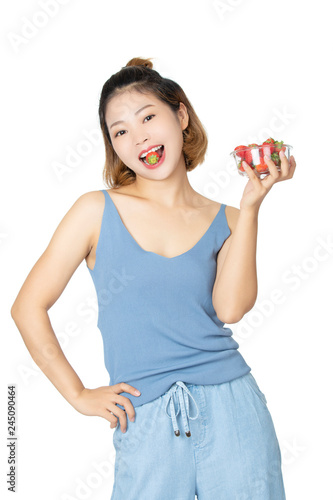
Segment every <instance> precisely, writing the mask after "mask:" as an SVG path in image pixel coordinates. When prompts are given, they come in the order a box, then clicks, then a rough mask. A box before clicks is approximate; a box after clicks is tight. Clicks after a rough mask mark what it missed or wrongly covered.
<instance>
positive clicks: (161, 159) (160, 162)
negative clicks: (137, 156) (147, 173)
mask: <svg viewBox="0 0 333 500" xmlns="http://www.w3.org/2000/svg"><path fill="white" fill-rule="evenodd" d="M164 158H165V146H164V149H163V154H162V156H161V158H160V159H159V160H158V162H157V163H155V165H147V164H146V163H145V162H144V161H141V163H143V165H144V166H145V167H146V168H149V169H153V168H156V167H159V166H160V165H161V164H162V163H163V162H164Z"/></svg>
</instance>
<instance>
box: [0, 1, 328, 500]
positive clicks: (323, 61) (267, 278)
mask: <svg viewBox="0 0 333 500" xmlns="http://www.w3.org/2000/svg"><path fill="white" fill-rule="evenodd" d="M46 5H48V8H47V7H46ZM43 6H44V7H43ZM52 6H53V7H52ZM51 7H52V9H51ZM2 9H3V5H2ZM47 10H48V12H49V13H48V14H46V11H47ZM51 10H52V14H51ZM41 13H44V14H41ZM332 13H333V12H332V7H331V4H330V2H329V0H327V1H324V0H317V1H316V2H311V1H308V0H307V1H303V2H296V1H293V2H291V1H290V0H289V1H287V0H280V1H279V2H278V1H274V2H272V1H267V0H266V1H264V0H226V1H225V2H222V1H221V2H220V3H216V2H215V3H214V1H213V0H206V1H203V0H202V1H199V0H168V2H163V3H162V2H160V3H157V2H156V1H148V0H141V1H140V2H138V1H134V0H127V1H123V2H120V1H118V2H110V1H106V0H100V1H95V2H89V1H87V0H83V1H78V0H76V1H75V0H71V1H62V2H61V4H60V2H57V1H56V0H53V1H52V2H51V1H49V2H47V1H46V0H45V1H44V2H42V0H41V1H29V2H27V1H23V0H20V1H18V0H17V1H16V2H11V3H10V2H7V3H6V10H5V12H2V13H1V19H2V22H1V34H2V37H1V60H2V69H3V71H2V77H1V85H2V89H1V93H0V98H1V110H2V112H1V139H2V158H1V216H0V256H1V260H0V262H1V284H2V287H1V294H2V295H1V315H2V316H1V343H2V345H1V363H0V365H1V382H2V383H1V398H0V399H1V409H2V412H1V419H0V422H1V442H0V447H1V453H0V456H1V493H0V494H1V496H2V498H4V496H3V493H4V494H5V498H13V496H12V495H10V494H9V493H8V492H7V491H6V473H7V472H8V464H7V449H6V444H7V441H6V433H7V426H6V401H7V392H6V387H7V385H8V384H10V383H13V384H16V386H17V418H18V428H17V430H18V441H17V446H18V448H17V458H18V464H17V465H18V467H17V471H18V478H17V493H16V496H15V498H17V499H18V500H21V499H22V500H23V499H24V500H26V499H27V498H33V499H34V500H45V499H48V500H68V499H71V500H72V499H76V498H77V499H79V498H89V499H94V500H95V499H96V500H108V499H109V498H110V495H111V490H112V485H113V464H114V449H113V444H112V435H113V432H114V431H113V430H111V429H110V427H109V423H108V422H107V421H106V420H105V419H103V418H101V417H99V418H98V417H86V416H83V415H82V414H79V413H78V412H77V411H76V410H74V409H73V408H72V407H71V405H69V404H68V403H67V401H66V400H65V399H64V398H63V397H62V396H61V395H60V394H59V392H58V391H57V390H56V389H55V388H54V386H53V385H52V384H51V382H50V381H49V380H48V379H47V378H46V377H45V375H44V374H43V373H42V372H41V371H40V370H39V369H38V367H37V366H36V365H35V364H34V363H33V362H32V360H31V357H30V355H29V352H28V350H27V349H26V347H25V345H24V342H23V340H22V338H21V336H20V334H19V332H18V330H17V328H16V326H15V324H14V322H13V320H12V318H11V316H10V307H11V305H12V303H13V301H14V299H15V297H16V295H17V293H18V291H19V288H20V287H21V285H22V283H23V281H24V279H25V278H26V276H27V274H28V273H29V271H30V269H31V268H32V267H33V265H34V263H35V262H36V261H37V259H38V258H39V257H40V255H41V254H42V252H43V251H44V250H45V248H46V246H47V245H48V243H49V241H50V239H51V236H52V234H53V233H54V231H55V229H56V227H57V225H58V224H59V222H60V220H61V219H62V217H63V216H64V215H65V213H66V212H67V211H68V210H69V208H70V207H71V206H72V205H73V203H74V202H75V200H76V199H77V198H78V197H79V196H80V195H81V194H83V193H85V192H88V191H93V190H97V189H103V188H105V187H106V186H104V184H103V182H102V169H103V165H104V145H103V143H102V140H101V134H100V133H99V132H98V131H99V123H98V113H97V110H98V101H99V96H100V92H101V88H102V86H103V84H104V82H105V81H106V80H107V79H108V78H109V77H110V76H111V75H112V74H113V73H115V72H117V71H119V70H120V69H121V67H123V66H125V65H126V63H127V62H128V61H129V60H130V59H131V58H132V57H153V58H154V59H153V63H154V69H156V70H157V71H159V72H160V73H161V75H162V76H165V77H168V78H171V79H173V80H175V81H176V82H178V83H179V84H180V85H181V86H182V88H183V89H184V91H185V93H186V94H187V96H188V98H189V100H190V101H191V103H192V105H193V106H194V109H195V110H196V112H197V114H198V116H199V118H200V119H201V121H202V123H203V124H204V126H205V129H206V131H207V134H208V138H209V148H208V153H207V156H206V160H205V163H204V164H202V165H200V166H199V167H197V168H196V169H195V170H194V171H193V172H190V173H189V180H190V182H191V184H192V186H193V187H194V188H195V189H196V190H197V191H198V192H200V193H202V194H203V195H205V196H207V197H210V198H211V199H214V200H215V201H218V202H220V203H226V204H227V205H232V206H235V207H237V208H239V202H240V199H241V197H242V193H243V189H244V187H245V184H246V182H247V181H246V180H245V178H243V177H241V176H240V175H239V174H238V173H237V172H236V171H235V169H234V168H233V165H232V163H231V160H230V157H229V153H230V152H231V151H232V150H233V148H234V147H235V146H236V145H239V144H248V143H250V142H258V141H263V140H265V139H266V138H268V137H270V136H273V137H274V138H275V139H278V140H284V141H285V143H287V144H291V145H293V147H294V150H293V153H294V156H295V159H296V161H297V168H296V172H295V175H294V178H293V179H292V180H289V181H285V182H281V183H278V184H276V185H274V186H273V188H272V190H271V191H270V192H269V193H268V195H267V197H266V198H265V199H264V201H263V204H262V206H261V208H260V213H259V234H258V247H257V268H258V282H259V294H258V298H257V302H256V304H255V306H254V308H253V309H252V311H250V312H249V313H248V314H246V315H245V316H244V318H243V319H242V320H241V321H240V322H239V323H237V324H234V325H231V328H232V330H233V332H234V338H235V339H236V340H237V341H238V342H239V344H240V348H239V349H240V352H241V353H242V355H243V356H244V358H245V360H246V361H247V363H248V364H249V365H250V367H251V368H252V373H253V375H254V377H255V378H256V380H257V382H258V384H259V386H260V388H261V390H262V391H263V392H264V394H265V395H266V398H267V401H268V407H269V409H270V412H271V415H272V418H273V421H274V424H275V428H276V433H277V436H278V439H279V443H280V447H281V452H282V466H283V475H284V482H285V489H286V495H287V499H288V500H299V499H302V500H313V499H314V498H316V499H320V500H332V499H333V488H332V480H331V475H332V459H331V457H332V446H333V440H332V430H331V429H332V425H331V423H332V421H333V414H332V407H333V406H332V404H331V399H332V368H331V367H332V361H331V359H332V333H333V332H332V268H333V266H332V262H333V249H332V240H333V228H332V208H333V207H332V196H331V195H332V181H333V164H332V159H331V142H332V141H331V135H332V123H331V119H332V112H333V106H332V94H331V92H332V88H333V80H332V71H331V62H332V48H333V47H332V41H333V40H332V22H331V21H332ZM42 24H43V26H41V25H42ZM37 26H38V27H37ZM92 131H97V132H95V134H92V135H91V136H90V137H91V140H90V141H89V140H88V141H87V134H89V133H92ZM92 138H93V139H94V141H93V140H92ZM82 141H85V146H86V149H83V146H82V144H83V143H82ZM73 150H75V151H77V152H78V151H80V153H78V154H77V164H76V166H73V165H70V164H69V151H71V152H72V151H73ZM60 164H61V165H62V166H65V167H66V166H67V171H66V172H65V173H63V174H62V175H60V176H59V172H58V175H57V173H56V170H57V168H56V167H58V168H59V165H60ZM329 241H330V242H331V247H330V245H329V244H327V246H326V247H325V242H326V243H327V242H329ZM323 242H324V243H323ZM245 252H246V249H244V253H245ZM274 290H278V291H279V293H280V296H281V303H274V302H273V301H272V296H271V294H272V293H273V291H274ZM94 297H95V290H94V287H93V282H92V280H91V278H90V276H89V273H88V270H87V269H86V266H85V261H83V263H82V264H81V265H80V266H79V268H78V269H77V271H76V272H75V273H74V275H73V277H72V279H71V280H70V282H69V284H68V286H67V287H66V289H65V291H64V292H63V294H62V296H61V297H60V298H59V300H58V301H57V303H56V304H55V305H54V306H53V307H52V308H51V310H50V311H49V314H50V318H51V322H52V326H53V328H54V330H55V332H56V334H57V336H58V338H59V340H60V342H61V345H62V347H63V350H64V352H65V355H66V357H67V359H68V360H69V362H70V363H71V364H72V366H73V368H74V369H75V370H76V372H77V373H78V375H79V376H80V378H81V380H82V381H83V383H84V385H85V386H86V387H90V388H93V387H98V386H101V385H107V384H108V374H107V372H106V369H105V367H104V360H103V350H102V339H101V335H100V332H99V331H98V330H97V327H96V323H97V314H96V311H94V310H93V309H92V308H91V306H89V305H88V304H87V301H88V300H89V299H91V298H92V299H93V298H94ZM79 485H80V488H79ZM89 485H90V486H89ZM84 491H85V493H84ZM214 500H215V499H214Z"/></svg>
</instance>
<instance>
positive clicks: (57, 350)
mask: <svg viewBox="0 0 333 500" xmlns="http://www.w3.org/2000/svg"><path fill="white" fill-rule="evenodd" d="M103 209H104V196H103V195H102V193H101V192H100V191H91V192H88V193H85V194H83V195H82V196H80V197H79V198H78V199H77V200H76V202H75V203H74V205H73V206H72V207H71V208H70V210H69V211H68V212H67V213H66V214H65V216H64V218H63V219H62V220H61V222H60V224H59V225H58V227H57V228H56V230H55V232H54V234H53V236H52V238H51V240H50V243H49V245H48V246H47V248H46V250H45V251H44V253H43V254H42V255H41V257H40V258H39V259H38V261H37V262H36V264H35V265H34V266H33V268H32V269H31V271H30V273H29V274H28V276H27V278H26V280H25V281H24V283H23V285H22V287H21V289H20V291H19V293H18V295H17V297H16V299H15V301H14V303H13V305H12V308H11V315H12V318H13V320H14V322H15V324H16V326H17V328H18V329H19V331H20V334H21V336H22V338H23V341H24V343H25V345H26V347H27V349H28V351H29V353H30V354H31V356H32V358H33V360H34V361H35V363H36V364H37V366H38V367H39V368H40V369H41V370H42V371H43V373H44V374H45V375H46V377H47V378H48V379H49V380H50V381H51V382H52V384H53V385H54V386H55V387H56V389H57V390H58V391H59V392H60V394H62V396H63V397H64V398H65V399H66V400H67V401H68V402H69V403H70V404H71V405H72V406H73V407H74V408H75V409H76V410H78V411H79V412H80V413H83V414H85V415H99V416H101V417H104V418H106V419H107V420H108V421H110V422H111V424H115V420H116V419H115V417H114V416H113V415H111V413H110V410H111V411H114V410H116V411H114V413H115V414H116V415H118V416H119V417H120V418H121V422H122V423H123V425H122V427H124V418H125V421H126V417H123V415H122V413H123V410H121V409H120V408H119V407H117V406H115V402H118V403H120V404H121V405H122V406H124V407H125V408H126V410H128V413H129V416H130V417H131V416H134V408H133V406H132V403H131V402H130V400H129V399H128V398H126V397H124V396H117V395H115V394H114V392H113V390H114V389H115V388H116V389H117V390H119V392H123V391H126V392H130V393H132V394H133V393H134V389H132V388H131V386H129V385H127V384H123V383H121V384H117V386H110V387H109V386H105V387H100V388H98V389H93V390H90V389H86V388H85V387H84V385H83V383H82V381H81V380H80V378H79V377H78V375H77V373H76V372H75V371H74V369H73V368H72V366H71V365H70V364H69V362H68V360H67V358H66V356H65V354H64V353H63V351H62V349H61V347H60V344H59V342H58V339H57V337H56V335H55V333H54V331H53V328H52V326H51V322H50V318H49V315H48V313H47V311H48V310H49V309H50V308H51V307H52V305H53V304H54V303H55V302H56V300H57V299H58V298H59V297H60V295H61V293H62V292H63V290H64V288H65V287H66V285H67V283H68V281H69V280H70V278H71V276H72V275H73V273H74V271H75V270H76V269H77V267H78V266H79V264H80V263H81V262H82V261H83V259H84V258H85V257H86V256H87V255H88V254H89V252H90V251H91V249H92V246H93V241H97V238H96V237H97V236H98V234H97V235H96V234H95V233H96V231H98V232H99V230H100V223H101V220H102V214H103ZM118 386H119V387H118ZM83 394H84V397H82V395H83ZM120 412H121V413H120ZM111 427H115V425H111Z"/></svg>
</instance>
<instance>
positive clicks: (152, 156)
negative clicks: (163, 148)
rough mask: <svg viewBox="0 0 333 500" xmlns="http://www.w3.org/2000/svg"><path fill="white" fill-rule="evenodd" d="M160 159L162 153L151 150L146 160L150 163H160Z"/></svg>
mask: <svg viewBox="0 0 333 500" xmlns="http://www.w3.org/2000/svg"><path fill="white" fill-rule="evenodd" d="M159 159H160V155H159V154H158V152H157V151H151V152H150V153H148V154H147V155H146V162H147V163H149V164H150V165H155V163H158V161H159Z"/></svg>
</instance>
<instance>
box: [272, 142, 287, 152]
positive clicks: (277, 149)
mask: <svg viewBox="0 0 333 500" xmlns="http://www.w3.org/2000/svg"><path fill="white" fill-rule="evenodd" d="M282 144H284V142H283V141H280V142H279V141H275V142H274V152H275V153H279V152H280V151H281V149H282V151H283V152H284V151H285V150H286V146H282Z"/></svg>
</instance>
